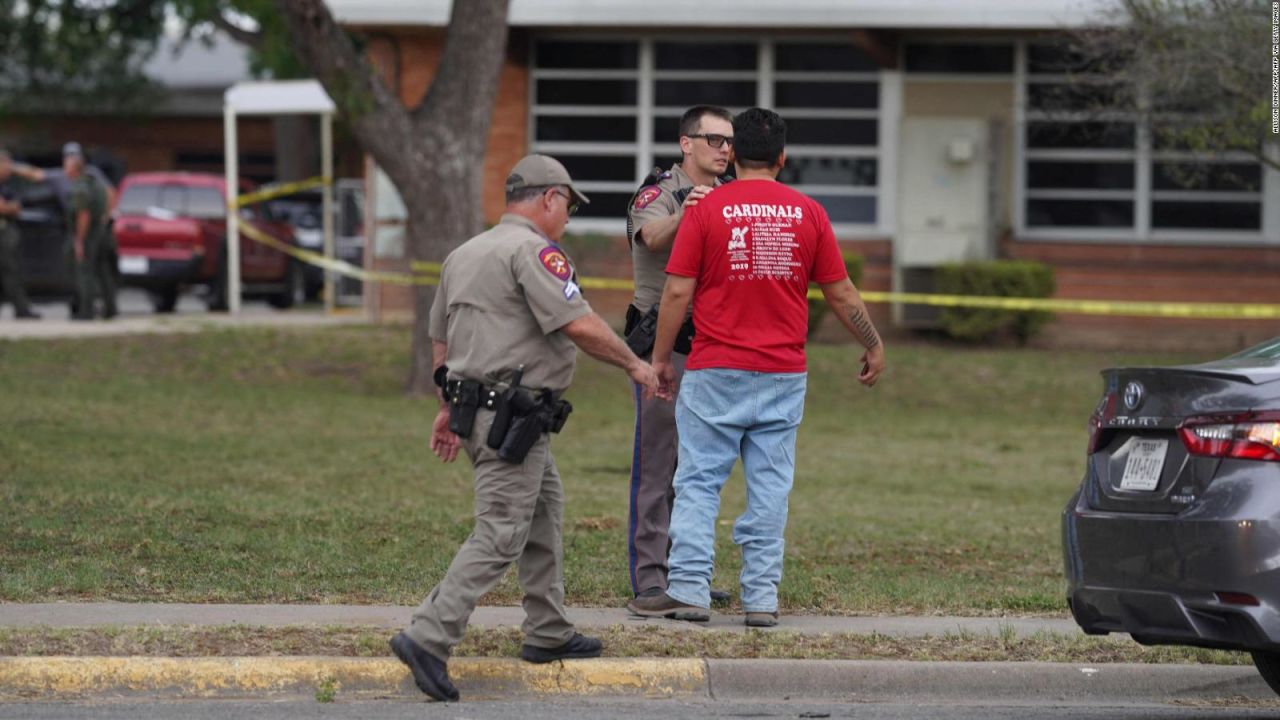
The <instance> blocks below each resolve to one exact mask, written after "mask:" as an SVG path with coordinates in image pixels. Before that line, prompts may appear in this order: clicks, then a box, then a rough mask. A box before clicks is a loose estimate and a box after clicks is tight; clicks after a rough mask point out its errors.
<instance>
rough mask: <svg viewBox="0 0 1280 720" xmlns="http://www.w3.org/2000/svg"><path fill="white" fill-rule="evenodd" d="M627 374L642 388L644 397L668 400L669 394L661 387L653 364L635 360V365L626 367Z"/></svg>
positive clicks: (646, 398)
mask: <svg viewBox="0 0 1280 720" xmlns="http://www.w3.org/2000/svg"><path fill="white" fill-rule="evenodd" d="M627 375H629V376H630V377H631V380H632V381H633V382H635V384H637V385H639V386H640V387H642V388H644V399H645V400H649V399H652V398H653V397H654V396H657V397H660V398H662V399H663V400H670V399H671V396H670V395H668V394H665V393H664V392H663V388H662V387H661V385H660V384H659V381H658V373H657V372H656V371H655V370H654V369H653V366H652V365H650V364H649V363H647V362H645V361H643V360H637V361H636V364H635V365H632V366H631V367H630V368H627Z"/></svg>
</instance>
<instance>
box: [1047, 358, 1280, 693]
mask: <svg viewBox="0 0 1280 720" xmlns="http://www.w3.org/2000/svg"><path fill="white" fill-rule="evenodd" d="M1102 377H1103V380H1104V383H1105V389H1104V393H1103V395H1102V399H1101V400H1100V401H1099V403H1098V406H1097V409H1096V410H1095V411H1094V413H1093V417H1091V418H1090V420H1089V430H1090V439H1089V446H1088V450H1087V457H1086V461H1085V468H1086V469H1085V475H1084V481H1083V483H1081V486H1080V489H1079V490H1078V491H1076V494H1075V495H1074V496H1073V497H1072V498H1071V500H1070V501H1069V502H1068V503H1067V507H1066V509H1065V511H1064V512H1063V516H1062V546H1063V555H1064V560H1065V565H1066V576H1067V603H1068V604H1069V605H1070V608H1071V614H1072V615H1073V616H1074V617H1075V619H1076V622H1077V623H1079V625H1080V627H1081V628H1083V629H1084V631H1085V632H1086V633H1089V634H1094V635H1102V634H1106V633H1109V632H1127V633H1129V634H1130V635H1131V636H1132V637H1133V639H1134V640H1137V641H1138V642H1139V643H1142V644H1144V645H1161V644H1165V645H1194V646H1199V647H1209V648H1223V649H1228V650H1248V651H1249V652H1250V653H1252V655H1253V661H1254V664H1255V665H1256V666H1257V668H1258V671H1259V672H1260V673H1261V674H1262V677H1263V678H1265V679H1266V681H1267V684H1269V685H1270V686H1271V688H1272V689H1273V690H1275V691H1276V692H1277V693H1280V338H1276V339H1274V340H1271V341H1270V342H1267V343H1264V344H1262V345H1259V346H1257V347H1254V348H1251V349H1249V350H1246V351H1244V352H1242V353H1239V354H1237V355H1233V356H1231V357H1228V358H1225V359H1223V360H1218V361H1215V362H1210V363H1204V364H1202V365H1188V366H1182V367H1165V368H1144V367H1135V368H1116V369H1111V370H1106V371H1104V372H1103V373H1102Z"/></svg>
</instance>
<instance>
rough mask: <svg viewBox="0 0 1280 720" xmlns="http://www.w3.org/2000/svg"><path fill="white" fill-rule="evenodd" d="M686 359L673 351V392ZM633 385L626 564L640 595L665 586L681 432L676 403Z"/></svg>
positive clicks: (686, 357) (632, 582) (681, 376)
mask: <svg viewBox="0 0 1280 720" xmlns="http://www.w3.org/2000/svg"><path fill="white" fill-rule="evenodd" d="M645 359H646V360H649V357H647V356H646V358H645ZM687 359H688V356H687V355H682V354H680V353H671V364H672V365H674V366H675V371H676V390H677V392H678V391H679V388H680V380H681V378H683V377H684V364H685V361H686V360H687ZM631 385H632V388H631V389H632V392H633V394H634V395H635V401H636V431H635V440H634V443H635V444H634V446H633V449H632V456H631V488H630V492H629V493H628V495H629V497H630V501H631V502H630V513H629V518H628V523H627V566H628V570H629V572H630V576H631V591H632V593H633V594H636V595H639V594H640V593H642V592H644V591H645V590H648V589H650V588H661V589H663V590H666V589H667V552H668V551H669V550H670V548H671V540H670V538H669V537H668V534H667V531H668V530H669V529H670V527H671V506H672V503H674V502H675V498H676V492H675V489H674V488H673V487H672V484H671V481H672V479H674V478H675V475H676V459H677V456H678V455H679V452H678V451H679V449H680V438H679V436H678V435H677V433H676V404H675V403H674V402H670V401H667V400H661V399H659V398H657V397H654V398H651V399H648V400H646V399H645V398H644V393H643V392H642V391H641V388H640V386H638V385H636V384H635V383H632V384H631Z"/></svg>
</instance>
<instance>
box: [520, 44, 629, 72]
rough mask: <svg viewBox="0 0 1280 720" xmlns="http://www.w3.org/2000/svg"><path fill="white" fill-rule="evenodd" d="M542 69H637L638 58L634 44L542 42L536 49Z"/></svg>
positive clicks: (537, 61) (536, 56) (535, 54)
mask: <svg viewBox="0 0 1280 720" xmlns="http://www.w3.org/2000/svg"><path fill="white" fill-rule="evenodd" d="M534 56H535V58H536V60H535V61H534V65H535V66H536V67H540V68H602V69H603V68H634V67H636V65H637V61H636V58H637V57H639V53H638V51H637V45H636V43H634V42H606V41H600V42H561V41H546V40H544V41H541V42H539V43H538V44H537V46H536V47H535V49H534Z"/></svg>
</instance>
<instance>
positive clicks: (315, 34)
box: [276, 0, 470, 192]
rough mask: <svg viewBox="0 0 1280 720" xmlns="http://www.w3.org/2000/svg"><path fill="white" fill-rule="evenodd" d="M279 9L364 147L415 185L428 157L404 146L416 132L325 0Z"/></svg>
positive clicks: (401, 182) (293, 0)
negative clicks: (417, 169) (417, 166)
mask: <svg viewBox="0 0 1280 720" xmlns="http://www.w3.org/2000/svg"><path fill="white" fill-rule="evenodd" d="M462 4H464V5H469V4H470V3H462ZM276 6H277V7H278V8H279V10H280V13H281V15H282V16H283V17H284V20H285V26H286V27H287V28H288V30H289V36H290V38H291V39H292V40H293V45H294V49H295V51H296V52H297V53H298V57H299V59H300V60H301V61H302V62H303V64H304V65H306V66H307V67H308V68H310V69H311V70H312V71H313V72H314V73H315V75H316V78H317V79H318V80H319V81H320V84H321V85H323V86H324V89H325V90H326V91H327V92H328V93H329V97H330V98H332V99H333V102H334V103H335V104H336V105H337V106H338V110H339V112H341V113H342V116H343V117H344V118H345V119H346V120H347V122H348V123H349V124H350V127H351V130H352V133H353V134H354V135H355V137H356V140H357V141H358V142H359V143H360V146H361V147H362V148H364V149H365V150H366V151H367V152H368V153H369V154H370V155H372V156H373V158H374V160H375V161H376V162H377V163H378V165H379V166H380V167H381V168H382V169H383V170H384V171H385V172H386V173H387V175H388V176H390V178H391V180H392V182H394V183H395V184H396V186H397V187H399V188H401V189H402V192H403V191H404V190H405V189H407V188H410V187H412V179H413V177H414V174H413V172H412V166H413V164H414V163H415V162H417V161H422V160H423V158H422V157H421V155H422V153H420V152H419V153H414V152H412V148H407V147H405V146H404V144H403V141H404V139H405V138H411V137H412V132H411V130H412V128H411V123H410V121H409V114H408V112H407V111H406V110H405V108H404V106H403V105H402V104H401V103H400V100H399V98H397V97H396V96H395V95H394V94H393V93H392V91H391V90H389V89H388V88H387V86H386V85H385V84H384V83H383V82H382V80H381V79H380V78H379V77H378V75H377V73H375V72H374V70H373V68H372V66H370V65H369V63H368V61H367V60H366V59H365V58H364V57H363V56H361V55H360V54H359V53H358V52H357V51H356V48H355V44H354V43H352V42H351V38H350V37H348V36H347V33H346V32H345V31H344V30H343V29H342V28H341V27H339V26H338V24H337V22H336V21H335V20H334V18H333V14H332V13H331V12H330V11H329V8H328V7H327V6H326V5H325V4H324V2H323V1H322V0H276Z"/></svg>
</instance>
